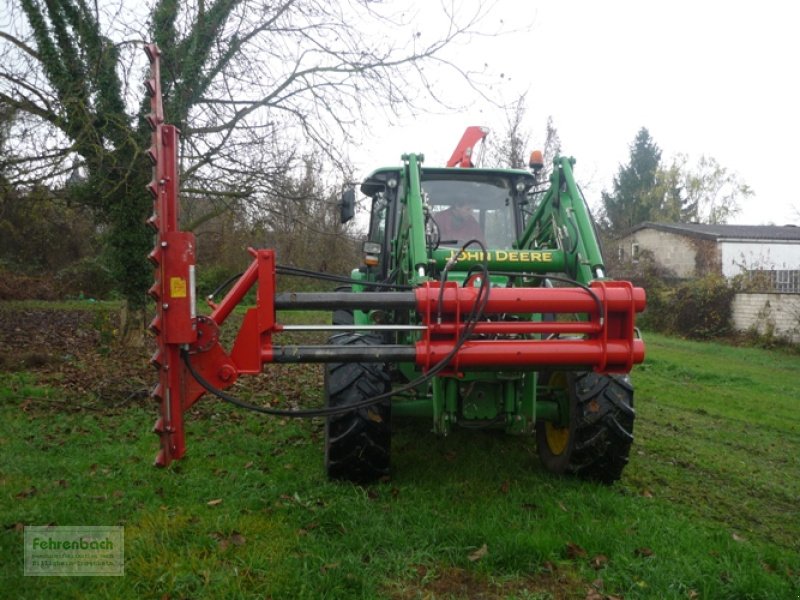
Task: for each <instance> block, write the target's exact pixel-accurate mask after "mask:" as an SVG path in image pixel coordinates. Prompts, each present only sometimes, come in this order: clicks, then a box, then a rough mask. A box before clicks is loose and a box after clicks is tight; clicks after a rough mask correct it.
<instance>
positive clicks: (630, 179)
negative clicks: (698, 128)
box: [602, 127, 661, 233]
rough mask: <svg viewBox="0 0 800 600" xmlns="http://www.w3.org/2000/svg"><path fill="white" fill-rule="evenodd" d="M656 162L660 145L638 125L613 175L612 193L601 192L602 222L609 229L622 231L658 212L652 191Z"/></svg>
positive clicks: (658, 205)
mask: <svg viewBox="0 0 800 600" xmlns="http://www.w3.org/2000/svg"><path fill="white" fill-rule="evenodd" d="M660 164H661V149H660V148H659V147H658V145H657V144H656V143H655V141H654V140H653V138H652V137H650V132H649V131H647V129H646V128H645V127H642V128H641V129H640V130H639V133H637V134H636V139H635V140H634V141H633V144H631V146H630V162H629V163H628V164H627V165H621V166H620V168H619V172H618V174H617V175H616V177H614V189H613V191H612V193H610V194H609V193H607V192H605V191H604V192H603V193H602V201H603V207H604V210H605V221H606V225H607V226H608V227H609V228H610V229H611V230H612V231H613V232H615V233H622V232H623V231H625V230H627V229H630V228H631V227H633V226H634V225H637V224H639V223H642V222H643V221H651V220H653V218H654V215H655V214H658V209H659V208H660V202H657V201H656V199H657V197H658V194H656V193H654V191H655V190H656V188H657V184H658V172H659V167H660Z"/></svg>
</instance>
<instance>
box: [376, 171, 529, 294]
mask: <svg viewBox="0 0 800 600" xmlns="http://www.w3.org/2000/svg"><path fill="white" fill-rule="evenodd" d="M420 184H421V196H422V198H421V199H422V206H423V210H424V219H425V242H426V247H427V253H428V255H429V256H434V255H440V254H441V251H447V252H450V251H456V250H459V249H460V248H462V247H463V246H464V245H465V244H467V243H469V242H470V241H472V240H476V241H477V242H479V243H480V244H481V245H483V246H484V247H485V248H486V249H494V250H509V249H512V248H515V244H516V241H517V240H518V239H519V237H520V236H521V234H522V231H523V229H524V226H525V215H527V214H529V212H530V210H529V205H530V202H531V194H532V190H533V189H534V186H535V184H536V179H535V178H534V176H533V175H532V174H531V173H528V172H527V171H522V170H499V169H462V168H459V169H456V168H423V169H422V172H421V175H420ZM406 188H407V184H406V183H405V182H404V178H403V171H402V170H401V169H380V170H378V171H375V172H374V173H372V174H371V175H370V176H369V177H368V178H367V179H366V180H365V181H364V183H363V184H362V185H361V192H362V193H363V194H364V195H366V196H369V197H370V198H371V199H372V210H371V214H370V225H369V231H368V235H367V242H366V246H365V250H366V252H367V254H368V255H369V256H371V257H372V258H373V260H376V261H377V264H376V265H375V266H376V267H377V271H378V273H376V275H378V276H379V277H381V278H384V277H386V276H387V275H388V272H389V271H390V270H391V269H390V268H389V260H388V259H387V257H390V256H391V255H392V248H391V240H396V239H397V232H398V230H399V227H400V223H401V220H402V219H401V214H400V213H401V211H402V208H403V206H404V205H406V204H407V199H406V193H407V189H406ZM471 248H472V249H473V250H476V251H477V250H478V248H479V246H478V244H474V245H473V246H472V247H471Z"/></svg>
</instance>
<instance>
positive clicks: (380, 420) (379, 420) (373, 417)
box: [367, 410, 383, 423]
mask: <svg viewBox="0 0 800 600" xmlns="http://www.w3.org/2000/svg"><path fill="white" fill-rule="evenodd" d="M367 418H368V419H369V420H370V421H372V422H373V423H383V417H381V416H380V415H379V414H378V413H376V412H375V411H372V410H368V411H367Z"/></svg>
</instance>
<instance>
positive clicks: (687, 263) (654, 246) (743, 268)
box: [617, 223, 800, 293]
mask: <svg viewBox="0 0 800 600" xmlns="http://www.w3.org/2000/svg"><path fill="white" fill-rule="evenodd" d="M645 250H646V251H648V252H649V253H650V254H652V257H653V259H654V260H655V261H656V262H657V263H658V264H659V265H660V266H662V267H664V268H666V269H669V270H670V271H672V272H673V273H674V274H675V276H676V277H679V278H691V277H696V276H700V275H705V274H707V273H712V272H716V273H721V274H722V275H724V276H725V277H733V276H735V275H739V274H741V273H750V274H753V275H755V274H757V275H758V276H759V278H760V279H761V280H762V281H768V282H770V283H771V284H772V286H773V291H775V292H795V293H797V292H800V227H797V226H795V225H783V226H780V225H704V224H700V223H676V224H671V223H642V224H640V225H637V226H636V227H634V228H633V229H631V230H630V231H629V232H628V233H627V234H626V235H625V236H623V237H622V238H620V239H619V240H618V247H617V253H618V257H619V259H620V261H621V262H628V261H632V262H636V261H637V260H638V259H639V257H640V256H641V254H642V252H643V251H645Z"/></svg>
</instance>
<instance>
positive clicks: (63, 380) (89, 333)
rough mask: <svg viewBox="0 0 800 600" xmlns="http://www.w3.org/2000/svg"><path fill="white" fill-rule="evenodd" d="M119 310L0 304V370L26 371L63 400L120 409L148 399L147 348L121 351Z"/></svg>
mask: <svg viewBox="0 0 800 600" xmlns="http://www.w3.org/2000/svg"><path fill="white" fill-rule="evenodd" d="M118 334H119V315H118V314H117V312H116V311H114V310H98V309H96V308H87V310H79V309H69V310H50V309H38V308H37V309H27V308H17V307H9V306H3V305H0V370H2V371H12V372H13V371H27V372H31V373H33V374H34V375H35V378H36V382H37V384H39V385H44V386H47V387H50V388H53V389H56V390H58V392H59V393H60V394H63V400H64V401H70V400H73V399H77V398H80V399H81V402H82V403H86V402H87V401H88V402H93V401H94V402H97V403H99V404H100V405H102V406H119V405H122V404H125V403H126V402H129V401H133V400H142V399H144V398H146V397H147V394H148V386H149V382H150V381H151V380H152V379H153V370H152V368H150V366H149V364H148V357H149V353H148V349H146V348H136V349H130V350H129V349H125V348H122V347H120V345H119V343H118V341H119V340H118V338H119V335H118Z"/></svg>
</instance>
